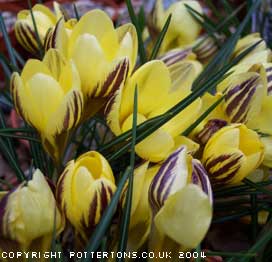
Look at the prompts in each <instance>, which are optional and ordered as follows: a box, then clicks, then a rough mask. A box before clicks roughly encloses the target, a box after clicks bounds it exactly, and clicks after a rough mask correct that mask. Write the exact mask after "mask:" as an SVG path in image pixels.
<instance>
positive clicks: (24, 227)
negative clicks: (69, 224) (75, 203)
mask: <svg viewBox="0 0 272 262" xmlns="http://www.w3.org/2000/svg"><path fill="white" fill-rule="evenodd" d="M0 222H1V229H0V238H1V239H6V240H8V241H12V242H13V243H14V245H15V246H17V248H18V247H19V249H21V251H27V250H32V251H33V250H35V251H41V252H45V251H50V247H51V241H52V238H53V236H54V232H55V234H56V236H58V235H59V234H60V233H61V231H62V230H63V226H64V220H63V219H62V217H61V213H60V211H59V209H58V207H57V205H56V201H55V197H54V194H53V192H52V189H51V187H50V186H49V184H48V182H47V181H46V179H45V177H44V176H43V174H42V173H41V171H40V170H39V169H37V170H36V171H35V172H34V174H33V178H32V179H31V180H30V181H28V182H23V183H22V184H20V185H19V186H18V187H17V188H15V189H14V190H12V191H10V192H8V193H7V194H6V195H5V196H4V197H3V198H2V199H1V202H0ZM1 242H2V241H1ZM1 249H2V250H3V248H2V247H1ZM4 251H5V249H4ZM16 251H18V249H17V250H16Z"/></svg>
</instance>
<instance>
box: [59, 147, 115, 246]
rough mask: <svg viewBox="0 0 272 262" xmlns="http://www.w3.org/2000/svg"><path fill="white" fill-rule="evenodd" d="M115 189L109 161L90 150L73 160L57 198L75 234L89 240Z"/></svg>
mask: <svg viewBox="0 0 272 262" xmlns="http://www.w3.org/2000/svg"><path fill="white" fill-rule="evenodd" d="M115 190H116V186H115V180H114V176H113V173H112V170H111V167H110V165H109V163H108V161H107V160H106V159H105V158H104V157H103V156H102V155H101V154H99V153H98V152H95V151H90V152H87V153H85V154H83V155H81V156H80V157H79V158H78V159H76V160H72V161H70V162H69V163H68V164H67V166H66V168H65V170H64V171H63V173H62V175H61V177H60V178H59V181H58V184H57V200H58V202H59V204H60V207H61V210H62V212H63V213H64V214H65V215H66V217H67V219H68V220H69V221H70V223H71V224H72V225H73V227H74V229H75V232H76V235H77V236H79V237H80V239H81V240H83V242H85V241H87V240H88V238H89V237H90V235H91V233H92V232H93V230H94V228H95V226H96V225H97V224H98V223H99V221H100V218H101V216H102V214H103V212H104V210H105V208H106V207H107V206H108V204H109V202H110V201H111V197H112V195H113V193H114V192H115Z"/></svg>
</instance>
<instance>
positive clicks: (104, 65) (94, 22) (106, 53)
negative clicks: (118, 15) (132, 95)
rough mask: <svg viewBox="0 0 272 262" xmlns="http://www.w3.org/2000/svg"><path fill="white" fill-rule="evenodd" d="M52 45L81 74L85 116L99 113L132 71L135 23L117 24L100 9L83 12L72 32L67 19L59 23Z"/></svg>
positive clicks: (135, 45)
mask: <svg viewBox="0 0 272 262" xmlns="http://www.w3.org/2000/svg"><path fill="white" fill-rule="evenodd" d="M49 42H50V44H49V46H50V47H54V48H57V49H58V50H59V51H60V52H61V53H62V54H63V55H64V56H65V57H68V58H69V59H73V61H74V62H75V65H76V67H77V70H78V72H79V75H80V79H81V85H82V92H83V95H84V100H85V105H86V106H85V110H84V111H85V112H84V117H83V118H84V119H86V118H88V117H91V116H92V115H93V114H94V113H96V112H97V111H98V110H99V109H101V107H102V106H103V105H104V104H105V102H106V101H107V100H108V99H109V98H110V97H111V96H112V95H113V93H114V92H115V91H116V90H117V89H118V88H119V87H120V86H122V85H123V84H124V82H125V80H126V78H127V76H128V75H129V74H130V73H131V72H132V70H133V68H134V66H135V63H136V59H137V49H138V41H137V34H136V30H135V28H134V26H133V25H132V24H125V25H123V26H120V27H118V28H116V29H115V28H114V25H113V22H112V20H111V19H110V17H109V16H108V15H107V14H106V13H105V12H103V11H101V10H92V11H90V12H88V13H86V14H84V15H83V16H82V17H81V18H80V20H79V21H78V23H77V24H76V25H75V26H74V27H73V29H72V30H71V32H70V33H67V30H65V26H64V21H63V20H61V21H60V22H59V23H58V25H57V26H56V28H55V30H54V32H53V34H52V37H51V39H50V41H49Z"/></svg>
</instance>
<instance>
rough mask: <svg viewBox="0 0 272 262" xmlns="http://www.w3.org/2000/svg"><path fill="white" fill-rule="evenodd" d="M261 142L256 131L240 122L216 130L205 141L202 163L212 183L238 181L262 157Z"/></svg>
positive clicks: (219, 183) (257, 163)
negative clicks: (206, 141)
mask: <svg viewBox="0 0 272 262" xmlns="http://www.w3.org/2000/svg"><path fill="white" fill-rule="evenodd" d="M263 157H264V145H263V143H262V142H261V140H260V138H259V137H258V134H257V133H256V132H255V131H253V130H250V129H248V128H247V127H246V126H245V125H243V124H232V125H230V126H226V127H223V128H221V129H220V130H219V131H217V132H216V133H215V134H214V135H213V136H212V137H211V138H210V139H209V140H208V143H207V144H206V146H205V148H204V152H203V159H202V163H203V164H204V166H205V168H206V170H207V171H208V173H209V176H210V179H211V181H212V184H213V185H214V186H216V185H224V184H235V183H238V182H240V181H242V179H243V178H245V177H246V176H247V175H249V174H250V172H252V171H253V170H255V169H256V168H257V167H258V166H259V165H260V164H261V163H262V161H263Z"/></svg>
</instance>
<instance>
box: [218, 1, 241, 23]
mask: <svg viewBox="0 0 272 262" xmlns="http://www.w3.org/2000/svg"><path fill="white" fill-rule="evenodd" d="M221 2H222V4H223V6H224V10H225V11H226V14H231V13H232V12H233V7H232V6H231V5H230V3H229V1H226V0H221ZM232 21H233V24H234V25H235V26H239V24H240V21H239V19H238V18H237V17H236V16H234V17H233V19H232Z"/></svg>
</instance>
